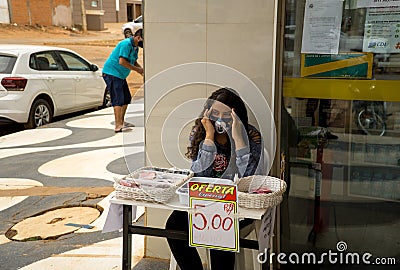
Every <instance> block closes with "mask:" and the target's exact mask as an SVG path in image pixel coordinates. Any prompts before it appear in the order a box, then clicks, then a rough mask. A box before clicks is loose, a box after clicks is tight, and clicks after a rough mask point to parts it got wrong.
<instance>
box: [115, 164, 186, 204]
mask: <svg viewBox="0 0 400 270" xmlns="http://www.w3.org/2000/svg"><path fill="white" fill-rule="evenodd" d="M141 172H155V173H156V174H174V175H177V176H183V177H182V178H180V179H179V180H178V181H176V182H173V183H171V182H163V181H158V182H152V180H144V181H143V180H140V179H137V178H138V177H137V176H138V174H139V173H141ZM192 176H193V172H192V171H190V170H179V169H166V168H158V167H143V168H140V169H138V170H136V171H134V172H133V173H131V174H129V175H127V176H125V177H123V178H121V179H118V180H116V181H115V183H114V189H115V195H116V197H117V198H119V199H130V200H136V201H148V202H157V203H166V202H168V201H169V200H170V199H171V198H172V197H173V196H175V191H176V189H177V188H178V187H179V186H180V185H182V184H183V183H184V182H185V181H186V180H188V179H189V178H191V177H192ZM121 180H131V181H132V182H135V183H138V185H139V187H128V186H124V185H121V184H120V181H121ZM145 181H146V183H148V184H149V185H147V186H143V185H140V184H143V183H144V182H145Z"/></svg>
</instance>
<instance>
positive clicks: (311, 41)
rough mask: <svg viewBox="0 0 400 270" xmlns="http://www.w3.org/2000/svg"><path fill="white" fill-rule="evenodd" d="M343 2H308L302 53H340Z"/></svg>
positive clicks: (340, 0) (317, 0)
mask: <svg viewBox="0 0 400 270" xmlns="http://www.w3.org/2000/svg"><path fill="white" fill-rule="evenodd" d="M342 7H343V1H342V0H307V1H306V6H305V13H304V24H303V40H302V47H301V52H302V53H317V54H337V53H338V52H339V39H340V25H341V20H342Z"/></svg>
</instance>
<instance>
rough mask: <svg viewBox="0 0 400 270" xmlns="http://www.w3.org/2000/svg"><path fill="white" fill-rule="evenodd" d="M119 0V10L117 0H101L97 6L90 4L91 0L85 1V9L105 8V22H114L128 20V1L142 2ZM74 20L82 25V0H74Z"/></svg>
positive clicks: (131, 0)
mask: <svg viewBox="0 0 400 270" xmlns="http://www.w3.org/2000/svg"><path fill="white" fill-rule="evenodd" d="M118 1H119V2H118V3H119V11H118V12H117V10H116V9H117V5H116V0H99V2H98V6H97V7H92V6H91V5H90V1H85V9H86V10H104V15H103V18H102V19H103V21H104V22H105V23H114V22H121V26H122V23H125V22H127V11H126V6H127V3H132V4H141V3H142V1H141V0H118ZM72 3H73V21H74V24H77V25H81V24H82V15H81V10H82V9H81V3H80V0H73V2H72Z"/></svg>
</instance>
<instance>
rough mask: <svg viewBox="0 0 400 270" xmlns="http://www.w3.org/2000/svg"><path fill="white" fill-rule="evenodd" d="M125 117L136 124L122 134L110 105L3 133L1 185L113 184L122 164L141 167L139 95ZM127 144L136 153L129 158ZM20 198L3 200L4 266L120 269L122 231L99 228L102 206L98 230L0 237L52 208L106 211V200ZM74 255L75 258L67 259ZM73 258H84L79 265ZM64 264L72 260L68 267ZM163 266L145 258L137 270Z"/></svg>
mask: <svg viewBox="0 0 400 270" xmlns="http://www.w3.org/2000/svg"><path fill="white" fill-rule="evenodd" d="M127 116H128V117H127V121H129V122H131V123H134V124H135V125H136V127H134V128H132V129H131V130H128V131H126V132H124V133H117V134H116V133H114V131H113V112H112V109H111V108H107V109H103V110H100V111H93V112H90V113H87V114H85V115H81V116H77V117H74V118H72V119H64V120H62V121H59V122H56V123H52V124H50V125H47V126H44V127H41V128H38V129H34V130H25V131H22V132H18V133H14V134H11V135H7V136H3V137H0V168H1V169H0V170H1V174H0V189H4V188H8V189H10V188H13V186H12V185H13V184H15V186H14V188H16V185H20V184H21V183H28V182H29V183H39V184H41V185H44V186H48V187H49V186H51V187H96V186H97V187H99V186H108V187H111V186H112V183H113V179H114V177H120V176H122V175H126V174H128V173H129V170H128V168H127V167H128V166H127V163H128V165H129V168H130V170H132V169H135V168H139V167H142V166H143V164H144V152H143V151H144V144H143V138H144V125H143V100H139V101H136V104H133V105H130V107H129V110H128V114H127ZM127 141H129V142H130V144H129V145H124V144H123V142H127ZM128 146H129V147H130V149H134V150H133V151H132V150H130V152H129V155H126V153H127V152H126V151H125V150H126V149H127V147H128ZM30 181H31V182H30ZM10 185H11V186H10ZM25 195H26V197H25V199H24V198H21V197H19V198H14V199H18V200H15V201H13V202H11V203H10V200H11V198H5V197H0V253H1V254H2V256H0V265H1V269H4V270H14V269H20V268H22V267H24V268H22V269H29V270H33V269H77V270H78V269H83V268H82V264H87V266H85V269H87V270H90V269H93V270H94V269H96V270H99V269H119V267H120V265H121V256H120V255H121V253H120V252H121V239H120V238H119V237H120V234H119V233H118V232H111V233H104V234H103V233H101V229H102V226H103V223H104V219H105V215H106V212H107V211H104V212H103V214H102V216H101V217H100V218H99V219H97V220H96V221H95V222H93V223H92V225H94V226H95V227H94V228H93V229H91V230H87V229H80V230H78V231H77V232H75V233H72V234H67V235H64V236H60V237H54V238H55V239H48V240H37V241H23V242H19V241H10V240H9V239H8V238H6V237H5V234H6V233H7V231H8V230H9V229H10V228H11V227H12V226H13V225H15V224H17V223H18V222H20V221H22V220H24V219H26V218H28V217H31V216H33V215H37V214H38V213H42V212H44V211H47V210H51V209H54V208H60V207H66V206H73V205H82V206H99V205H100V206H102V207H103V208H104V209H105V210H107V209H108V208H107V207H108V199H107V198H106V199H105V198H104V197H96V196H93V195H90V196H89V195H88V194H86V193H85V192H75V193H67V194H54V195H50V196H29V195H30V194H29V192H27V193H26V194H25ZM10 204H11V206H10ZM2 206H3V207H2ZM4 207H6V208H5V209H2V208H4ZM1 209H2V210H1ZM139 222H142V221H141V220H139ZM79 232H80V233H79ZM34 235H35V233H34V232H32V236H34ZM138 239H139V240H136V241H134V242H135V243H136V245H137V246H136V248H135V247H134V250H136V251H137V252H139V255H136V257H135V258H136V261H138V260H139V258H140V252H142V248H143V245H142V244H141V242H140V241H143V240H140V239H142V238H138ZM91 244H93V246H91ZM99 247H101V249H99ZM105 247H107V248H109V249H111V250H112V254H113V255H110V254H109V252H110V251H104V248H105ZM78 248H81V249H78ZM85 248H86V249H85ZM77 249H78V250H77ZM94 250H96V251H94ZM64 252H67V253H64ZM71 253H72V254H75V253H78V254H80V255H74V256H71V255H70V254H71ZM63 254H64V255H63ZM77 259H79V260H81V262H80V263H79V262H77V261H76V260H77ZM134 261H135V260H134ZM55 264H58V265H55ZM66 264H71V265H70V266H69V267H67V268H65V265H66ZM50 265H51V266H50ZM166 267H167V264H166V263H165V262H163V261H161V262H158V261H151V262H149V261H146V260H143V261H141V263H140V264H139V265H138V266H137V267H136V268H134V269H165V268H166Z"/></svg>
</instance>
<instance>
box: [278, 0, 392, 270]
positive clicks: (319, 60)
mask: <svg viewBox="0 0 400 270" xmlns="http://www.w3.org/2000/svg"><path fill="white" fill-rule="evenodd" d="M387 2H388V1H372V0H370V1H367V0H358V1H357V0H353V1H352V0H344V1H343V0H329V1H328V0H297V1H295V0H284V6H285V18H284V33H283V35H284V37H283V40H284V45H283V63H282V78H281V79H282V93H283V97H282V115H281V119H282V121H281V152H283V153H284V155H285V157H286V158H285V159H286V171H285V178H286V181H287V183H288V189H287V191H286V198H285V200H284V202H283V203H282V205H281V227H280V230H281V234H280V237H281V241H280V244H281V250H280V252H282V253H285V255H286V256H284V258H285V260H284V261H283V262H280V263H281V264H280V265H281V269H305V268H304V267H305V265H306V266H307V269H336V268H338V269H339V268H341V269H376V268H374V267H376V265H377V264H383V265H385V267H388V269H390V267H393V268H395V267H396V266H395V264H394V263H397V266H398V264H399V263H400V252H399V250H400V233H399V232H400V204H399V202H400V91H399V90H400V37H399V36H400V2H399V3H397V2H396V1H393V2H392V3H391V4H390V5H389V4H387ZM394 2H396V3H394ZM329 252H331V253H336V254H335V255H332V256H331V257H332V258H329V256H328V255H329ZM366 253H368V254H370V255H371V256H369V255H368V254H366ZM293 254H294V255H293ZM296 254H297V255H296ZM324 254H325V255H324ZM365 254H366V255H365ZM282 256H283V255H282ZM289 256H291V261H290V260H289V258H290V257H289ZM314 256H315V257H314ZM363 256H365V257H364V259H365V260H364V259H363ZM367 257H368V258H367ZM335 258H336V260H335ZM277 259H278V258H274V261H275V262H276V261H277ZM285 262H286V263H285ZM368 263H369V264H368ZM385 269H386V268H385Z"/></svg>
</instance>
